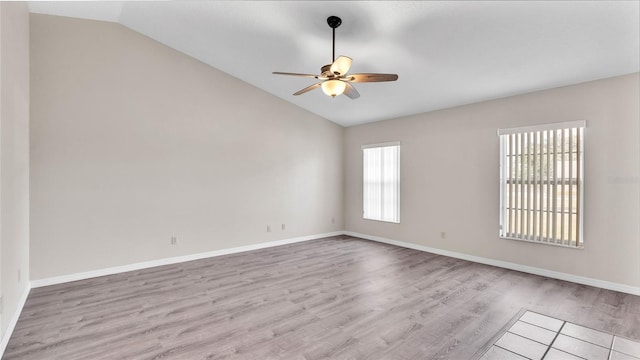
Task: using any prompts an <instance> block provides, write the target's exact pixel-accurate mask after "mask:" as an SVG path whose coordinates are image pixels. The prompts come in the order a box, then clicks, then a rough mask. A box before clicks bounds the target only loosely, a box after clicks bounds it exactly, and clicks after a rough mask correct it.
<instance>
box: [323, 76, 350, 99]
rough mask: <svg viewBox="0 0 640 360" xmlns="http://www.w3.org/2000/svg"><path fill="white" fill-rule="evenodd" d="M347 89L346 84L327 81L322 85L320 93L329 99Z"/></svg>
mask: <svg viewBox="0 0 640 360" xmlns="http://www.w3.org/2000/svg"><path fill="white" fill-rule="evenodd" d="M346 88H347V84H346V83H345V82H344V81H340V80H327V81H325V82H323V83H322V91H323V92H324V93H325V94H327V95H328V96H331V97H336V96H338V95H342V93H344V90H345V89H346Z"/></svg>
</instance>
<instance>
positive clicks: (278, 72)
mask: <svg viewBox="0 0 640 360" xmlns="http://www.w3.org/2000/svg"><path fill="white" fill-rule="evenodd" d="M272 74H274V75H291V76H302V77H312V78H316V79H317V78H318V75H313V74H298V73H289V72H280V71H274V72H272Z"/></svg>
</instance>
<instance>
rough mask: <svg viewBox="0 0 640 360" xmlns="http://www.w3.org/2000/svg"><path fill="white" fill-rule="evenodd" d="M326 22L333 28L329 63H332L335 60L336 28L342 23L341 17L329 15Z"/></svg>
mask: <svg viewBox="0 0 640 360" xmlns="http://www.w3.org/2000/svg"><path fill="white" fill-rule="evenodd" d="M327 24H329V27H330V28H332V29H333V51H332V53H331V55H332V58H331V63H333V62H334V61H336V28H337V27H338V26H340V24H342V19H340V18H339V17H337V16H329V17H328V18H327Z"/></svg>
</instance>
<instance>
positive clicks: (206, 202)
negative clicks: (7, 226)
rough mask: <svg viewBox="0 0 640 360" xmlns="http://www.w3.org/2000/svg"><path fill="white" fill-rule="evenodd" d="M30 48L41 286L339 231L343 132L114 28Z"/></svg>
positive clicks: (49, 31) (34, 233)
mask: <svg viewBox="0 0 640 360" xmlns="http://www.w3.org/2000/svg"><path fill="white" fill-rule="evenodd" d="M31 51H32V52H31V56H32V57H31V76H32V78H31V80H32V84H31V85H32V87H31V88H32V92H31V116H32V117H31V201H32V203H31V245H32V247H31V264H32V267H31V274H32V276H31V278H32V279H33V280H37V279H42V278H47V277H52V276H58V275H65V274H71V273H77V272H83V271H89V270H95V269H102V268H106V267H112V266H118V265H126V264H131V263H136V262H141V261H147V260H153V259H160V258H167V257H173V256H180V255H187V254H193V253H199V252H206V251H212V250H217V249H224V248H231V247H236V246H242V245H249V244H256V243H261V242H267V241H273V240H279V239H287V238H294V237H299V236H304V235H312V234H320V233H326V232H330V231H337V230H341V229H342V228H343V223H342V219H343V214H342V197H343V196H342V181H343V176H342V175H343V174H342V153H343V152H342V143H343V137H342V133H343V130H342V128H341V127H339V126H338V125H336V124H334V123H331V122H329V121H327V120H325V119H322V118H320V117H318V116H316V115H314V114H311V113H309V112H307V111H305V110H302V109H300V108H298V107H296V106H293V105H291V104H289V103H287V102H285V101H283V100H281V99H278V98H277V97H274V96H272V95H269V94H267V93H265V92H264V91H262V90H259V89H257V88H255V87H253V86H251V85H248V84H246V83H244V82H242V81H240V80H238V79H236V78H233V77H231V76H229V75H227V74H225V73H222V72H220V71H218V70H216V69H214V68H211V67H210V66H208V65H205V64H203V63H200V62H198V61H196V60H194V59H193V58H190V57H188V56H186V55H184V54H181V53H179V52H177V51H175V50H172V49H170V48H168V47H166V46H164V45H161V44H159V43H157V42H155V41H153V40H151V39H149V38H146V37H144V36H142V35H140V34H138V33H135V32H133V31H131V30H129V29H127V28H125V27H122V26H120V25H117V24H113V23H106V22H98V21H90V20H79V19H71V18H64V17H55V16H46V15H36V14H32V15H31ZM332 218H334V219H335V222H332ZM283 223H284V224H286V229H285V230H284V231H282V230H281V224H283ZM267 225H270V226H271V228H272V232H270V233H267V231H266V228H267ZM172 235H175V236H177V237H178V245H175V246H172V245H170V237H171V236H172Z"/></svg>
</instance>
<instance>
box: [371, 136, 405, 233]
mask: <svg viewBox="0 0 640 360" xmlns="http://www.w3.org/2000/svg"><path fill="white" fill-rule="evenodd" d="M362 153H363V159H362V160H363V161H362V162H363V194H362V198H363V217H364V218H365V219H369V220H379V221H388V222H394V223H399V222H400V143H398V142H393V143H384V144H372V145H365V146H363V147H362Z"/></svg>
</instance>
